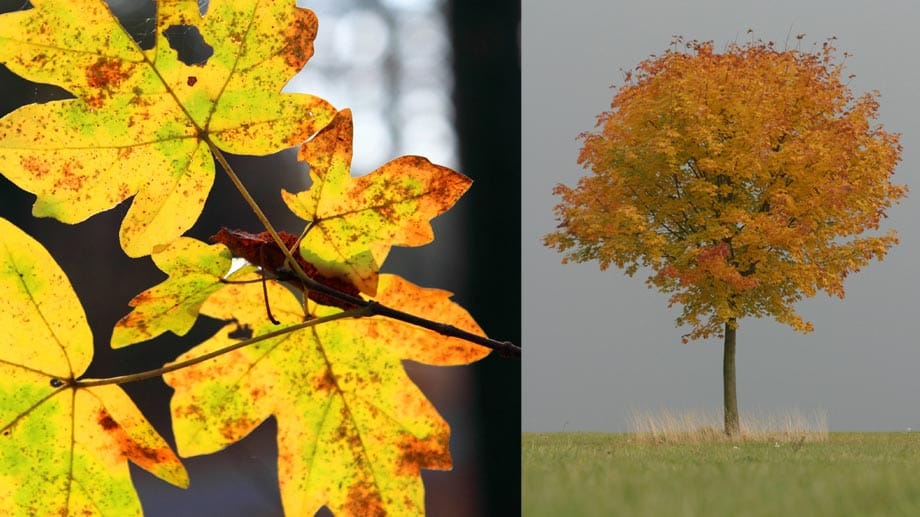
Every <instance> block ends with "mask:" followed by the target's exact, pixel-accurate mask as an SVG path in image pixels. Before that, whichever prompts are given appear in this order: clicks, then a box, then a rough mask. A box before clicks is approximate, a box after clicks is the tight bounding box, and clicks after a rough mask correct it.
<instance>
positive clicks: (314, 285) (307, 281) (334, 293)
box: [204, 136, 521, 358]
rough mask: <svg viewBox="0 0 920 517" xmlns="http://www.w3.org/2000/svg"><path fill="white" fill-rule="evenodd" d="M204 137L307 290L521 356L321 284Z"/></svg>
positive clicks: (503, 345) (510, 346)
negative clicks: (309, 273) (290, 248)
mask: <svg viewBox="0 0 920 517" xmlns="http://www.w3.org/2000/svg"><path fill="white" fill-rule="evenodd" d="M204 140H205V142H207V143H208V147H209V148H210V149H211V152H212V153H213V154H214V157H215V158H216V159H217V161H218V163H220V165H221V167H223V168H224V172H226V173H227V176H229V177H230V181H231V182H233V185H234V186H235V187H236V189H237V190H238V191H239V192H240V194H241V195H242V196H243V199H245V200H246V203H247V204H248V205H249V206H250V208H252V211H253V212H255V214H256V217H258V218H259V221H261V222H262V225H263V226H264V227H265V230H266V231H268V233H269V235H271V237H272V240H273V241H275V244H277V245H278V247H279V248H280V249H281V252H282V253H284V257H285V260H286V262H287V263H288V265H289V266H290V268H291V270H292V274H293V275H294V276H295V277H296V278H297V279H298V280H299V281H301V282H303V284H304V286H305V287H306V288H307V289H309V290H311V291H317V292H320V293H323V294H326V295H329V296H331V297H333V298H336V299H338V300H341V301H344V302H347V303H350V304H352V305H355V306H357V307H361V308H365V309H368V310H369V311H371V312H370V313H369V314H366V315H367V316H373V315H380V316H386V317H388V318H392V319H395V320H399V321H403V322H406V323H409V324H411V325H415V326H418V327H422V328H425V329H428V330H433V331H435V332H437V333H438V334H441V335H443V336H448V337H456V338H459V339H464V340H466V341H469V342H471V343H475V344H477V345H481V346H484V347H486V348H491V349H492V350H495V351H496V352H498V354H499V355H501V356H503V357H518V358H519V357H521V347H519V346H517V345H515V344H514V343H512V342H510V341H497V340H495V339H491V338H488V337H485V336H480V335H477V334H473V333H471V332H467V331H465V330H462V329H459V328H457V327H454V326H452V325H447V324H444V323H438V322H436V321H432V320H429V319H425V318H421V317H418V316H414V315H412V314H409V313H406V312H402V311H399V310H396V309H393V308H391V307H387V306H385V305H383V304H380V303H378V302H375V301H368V300H365V299H363V298H359V297H356V296H351V295H349V294H346V293H343V292H341V291H339V290H337V289H333V288H331V287H328V286H326V285H324V284H321V283H319V282H317V281H316V280H313V279H312V278H310V277H309V276H307V274H306V273H305V272H304V270H303V268H301V267H300V264H299V263H298V262H297V260H296V259H295V258H294V256H293V255H292V254H291V250H289V249H288V247H287V245H285V243H284V241H282V240H281V237H280V236H279V235H278V232H277V231H275V228H274V227H273V226H272V224H271V222H270V221H269V220H268V217H266V216H265V213H264V212H263V211H262V209H261V208H260V207H259V205H258V203H256V201H255V199H253V197H252V196H251V195H250V194H249V191H248V190H246V187H245V186H244V185H243V182H242V181H240V178H239V176H237V175H236V172H234V171H233V167H231V166H230V163H228V162H227V159H226V157H224V155H223V153H222V152H221V151H220V149H218V148H217V146H216V145H214V142H212V141H211V139H210V138H208V137H207V136H205V137H204ZM282 280H283V279H282Z"/></svg>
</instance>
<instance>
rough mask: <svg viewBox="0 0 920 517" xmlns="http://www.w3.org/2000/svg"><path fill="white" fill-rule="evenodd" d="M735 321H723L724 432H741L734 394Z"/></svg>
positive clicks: (738, 433)
mask: <svg viewBox="0 0 920 517" xmlns="http://www.w3.org/2000/svg"><path fill="white" fill-rule="evenodd" d="M736 330H737V328H736V323H735V320H734V319H731V320H729V321H727V322H726V323H725V355H724V356H723V358H722V387H723V389H722V393H723V395H724V397H723V400H724V406H725V434H727V435H729V436H738V435H740V434H741V420H740V419H739V418H738V396H737V395H736V394H735V331H736Z"/></svg>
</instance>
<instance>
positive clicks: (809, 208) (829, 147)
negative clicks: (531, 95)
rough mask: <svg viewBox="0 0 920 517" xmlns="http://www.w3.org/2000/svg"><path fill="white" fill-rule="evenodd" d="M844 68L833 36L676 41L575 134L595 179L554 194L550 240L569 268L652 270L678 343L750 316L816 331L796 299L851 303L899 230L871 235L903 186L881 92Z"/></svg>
mask: <svg viewBox="0 0 920 517" xmlns="http://www.w3.org/2000/svg"><path fill="white" fill-rule="evenodd" d="M844 57H847V54H846V53H844ZM843 73H844V72H843V62H842V61H841V60H838V59H837V54H836V49H835V47H834V45H833V39H832V40H829V41H827V42H825V43H824V44H823V45H821V46H820V47H816V48H814V49H813V50H812V51H808V52H806V51H801V50H799V49H782V50H780V49H778V48H776V46H775V45H774V44H773V42H764V41H761V40H753V41H751V42H749V43H745V44H737V43H733V44H729V45H728V46H727V47H726V48H725V50H724V51H722V52H717V51H715V50H714V49H713V43H712V42H711V41H710V42H699V41H689V42H684V41H683V40H681V39H677V40H675V42H674V44H673V45H672V46H671V48H670V49H669V50H667V51H666V52H665V53H664V54H663V55H661V56H657V57H656V56H652V57H650V58H648V59H646V60H645V61H643V62H641V63H640V64H639V65H638V66H637V67H636V68H635V69H634V70H632V71H629V72H627V73H626V80H625V85H624V86H622V87H621V88H619V89H618V90H617V92H616V94H615V96H614V97H613V101H612V103H611V109H610V110H609V111H607V112H604V113H602V114H601V115H599V116H598V120H597V128H596V130H595V131H594V132H590V133H585V134H582V135H581V137H580V138H581V140H582V142H583V147H582V150H581V154H580V156H579V158H578V162H579V164H581V165H582V166H583V167H585V168H587V169H590V173H589V174H588V175H586V176H584V177H582V178H581V179H580V180H579V182H578V185H577V186H576V187H574V188H570V187H567V186H565V185H561V184H560V185H557V186H556V188H555V190H554V192H555V194H557V195H559V196H561V202H560V203H559V204H558V205H557V206H556V207H555V215H556V218H557V220H558V221H559V223H560V224H559V227H558V229H557V231H555V232H553V233H550V234H549V235H547V236H546V237H545V238H544V243H545V244H546V245H547V246H549V247H551V248H555V249H556V250H558V251H560V252H563V253H564V258H563V262H567V261H576V262H586V261H593V260H596V261H598V262H599V264H600V267H601V269H602V270H604V269H606V268H607V267H609V266H610V265H611V264H614V265H616V266H617V267H619V268H622V269H625V271H626V273H627V274H629V275H633V274H634V273H635V272H636V271H637V270H638V269H639V268H640V267H646V268H649V270H650V275H649V277H648V279H647V283H648V284H649V285H650V286H654V287H656V288H658V289H659V290H661V291H662V292H665V293H669V294H670V295H671V298H670V303H671V304H672V305H673V304H679V305H681V306H682V307H683V312H682V314H681V315H680V316H679V317H678V319H677V323H678V324H679V325H689V326H690V328H691V331H690V332H689V333H688V334H686V335H685V336H684V341H685V342H686V341H687V340H690V339H697V338H704V337H708V336H711V335H720V334H721V333H722V331H723V327H724V326H725V324H729V325H732V326H733V325H735V321H736V320H737V319H740V318H742V317H745V316H755V317H763V316H771V317H773V318H775V319H776V320H777V321H780V322H782V323H785V324H788V325H790V326H792V327H793V328H794V329H796V330H797V331H800V332H808V331H810V330H811V329H812V326H811V324H810V323H809V322H807V321H805V320H803V318H802V317H800V316H799V315H798V314H797V313H796V311H795V310H794V308H793V305H794V304H795V302H797V301H799V300H801V299H803V298H805V297H812V296H814V295H815V294H816V292H817V291H819V290H820V291H824V292H826V293H827V294H829V295H835V296H838V297H841V298H842V297H843V295H844V288H843V282H844V279H845V278H846V277H847V275H848V274H850V273H853V272H856V271H858V270H860V268H862V267H864V266H866V265H867V264H868V263H869V261H871V260H872V259H878V260H881V259H882V258H883V257H884V255H885V254H886V252H887V251H888V250H889V248H890V247H891V246H893V245H894V244H896V243H897V235H896V233H895V232H894V231H889V232H887V233H881V232H878V231H876V230H879V224H880V221H881V219H882V218H884V217H886V210H887V209H888V208H890V207H891V206H892V205H893V204H894V203H896V202H897V201H898V200H899V199H900V198H902V197H904V195H905V194H906V192H907V188H906V187H905V186H901V185H895V184H893V183H892V181H891V177H892V175H893V173H894V170H895V167H896V165H897V164H898V162H899V161H900V155H901V145H900V144H899V142H898V138H899V136H898V135H897V134H895V133H890V132H887V131H886V130H885V129H884V128H883V127H882V126H881V125H880V124H878V123H877V122H876V119H877V115H878V107H879V105H878V102H877V98H878V96H879V93H878V92H875V91H873V92H869V93H866V94H864V95H861V96H856V95H855V94H854V93H853V92H852V91H851V90H850V88H849V87H848V85H847V82H848V81H849V79H851V78H852V76H849V77H843Z"/></svg>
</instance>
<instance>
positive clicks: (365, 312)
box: [70, 307, 373, 388]
mask: <svg viewBox="0 0 920 517" xmlns="http://www.w3.org/2000/svg"><path fill="white" fill-rule="evenodd" d="M372 312H373V311H371V310H370V309H368V308H367V307H359V308H357V309H351V310H347V311H344V312H339V313H336V314H330V315H329V316H323V317H320V318H314V319H312V320H309V321H304V322H302V323H296V324H294V325H290V326H287V327H284V328H283V329H278V330H275V331H272V332H269V333H268V334H263V335H261V336H257V337H254V338H251V339H246V340H243V341H240V342H237V343H233V344H232V345H229V346H225V347H223V348H219V349H217V350H212V351H210V352H208V353H206V354H203V355H200V356H197V357H193V358H191V359H187V360H185V361H180V362H178V363H171V364H168V365H166V366H163V367H162V368H156V369H154V370H146V371H143V372H138V373H132V374H128V375H118V376H116V377H106V378H104V379H85V380H77V381H74V382H72V383H70V384H71V386H73V387H75V388H89V387H91V386H102V385H105V384H124V383H126V382H136V381H143V380H147V379H151V378H153V377H159V376H161V375H163V374H165V373H169V372H173V371H176V370H181V369H182V368H187V367H189V366H193V365H196V364H198V363H202V362H204V361H207V360H208V359H213V358H215V357H217V356H220V355H223V354H226V353H228V352H232V351H234V350H236V349H238V348H243V347H246V346H249V345H252V344H255V343H258V342H260V341H265V340H266V339H272V338H275V337H278V336H282V335H284V334H290V333H291V332H294V331H297V330H301V329H305V328H307V327H312V326H315V325H319V324H321V323H328V322H330V321H335V320H340V319H343V318H360V317H363V316H370V315H371V314H372Z"/></svg>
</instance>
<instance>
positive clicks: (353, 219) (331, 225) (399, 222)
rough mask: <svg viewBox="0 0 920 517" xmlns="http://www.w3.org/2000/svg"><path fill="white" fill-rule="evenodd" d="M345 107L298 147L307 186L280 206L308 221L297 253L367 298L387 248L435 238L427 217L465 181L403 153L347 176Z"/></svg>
mask: <svg viewBox="0 0 920 517" xmlns="http://www.w3.org/2000/svg"><path fill="white" fill-rule="evenodd" d="M351 153H352V121H351V111H349V110H347V109H346V110H342V111H340V112H339V113H338V114H337V115H336V117H335V119H333V121H332V122H330V123H329V125H328V126H326V127H325V128H323V130H322V131H320V132H319V134H317V135H316V136H315V137H314V138H313V139H312V140H311V141H309V142H307V143H305V144H304V145H303V146H302V147H301V150H300V154H299V158H300V159H301V160H303V161H306V162H307V163H309V164H310V177H311V178H312V179H313V185H312V186H311V187H310V189H309V190H307V191H305V192H301V193H299V194H291V193H289V192H287V191H282V196H283V197H284V201H285V203H287V205H288V207H289V208H290V209H291V210H292V211H293V212H294V213H295V214H297V215H298V216H299V217H301V218H302V219H305V220H306V221H307V230H306V232H305V233H304V236H303V238H302V239H301V241H300V253H301V255H303V258H304V259H305V260H307V262H310V263H311V264H313V265H314V266H316V268H317V269H318V270H319V272H320V273H322V274H323V275H326V276H330V277H341V278H343V279H345V280H348V281H349V282H351V283H352V284H354V285H355V286H356V287H358V288H359V289H360V290H361V291H362V292H364V293H367V294H370V295H374V293H375V292H376V288H377V272H378V270H379V269H380V264H382V263H383V261H384V259H385V258H386V256H387V254H388V253H389V251H390V248H391V247H392V246H421V245H422V244H427V243H429V242H431V241H432V240H433V239H434V232H433V231H432V229H431V225H430V224H429V222H428V221H429V220H430V219H432V218H434V217H435V216H437V215H439V214H441V213H443V212H444V211H446V210H447V209H449V208H450V207H452V206H453V205H454V203H456V202H457V200H458V199H459V198H460V196H462V195H463V193H464V192H466V190H467V189H468V188H469V187H470V185H471V184H472V180H470V179H469V178H467V177H466V176H464V175H462V174H460V173H457V172H454V171H453V170H451V169H448V168H447V167H442V166H440V165H435V164H432V163H431V162H429V161H428V160H427V159H425V158H422V157H420V156H402V157H399V158H396V159H395V160H392V161H390V162H388V163H386V164H384V165H383V166H381V167H380V168H378V169H377V170H375V171H373V172H371V173H369V174H367V175H364V176H361V177H359V178H352V177H351V172H350V168H351Z"/></svg>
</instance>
